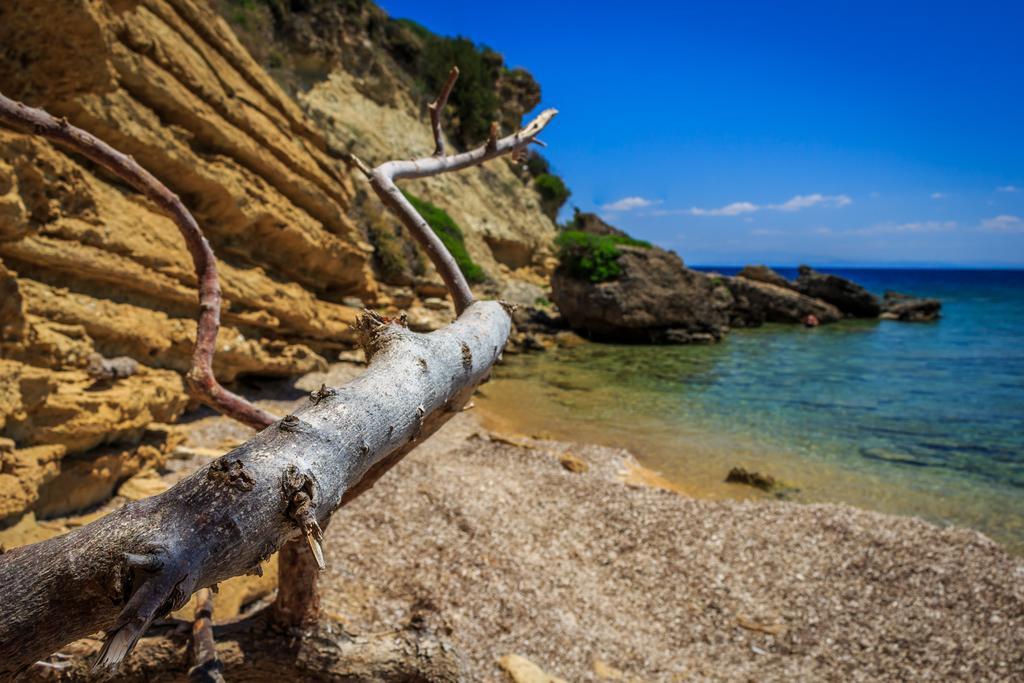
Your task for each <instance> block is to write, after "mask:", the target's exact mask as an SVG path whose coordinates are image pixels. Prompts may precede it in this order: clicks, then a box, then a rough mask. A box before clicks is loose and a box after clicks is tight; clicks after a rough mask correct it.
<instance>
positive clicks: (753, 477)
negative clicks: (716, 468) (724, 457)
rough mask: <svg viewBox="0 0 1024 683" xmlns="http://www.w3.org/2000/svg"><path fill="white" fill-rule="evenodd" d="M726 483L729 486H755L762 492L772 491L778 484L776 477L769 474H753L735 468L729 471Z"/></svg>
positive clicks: (740, 468)
mask: <svg viewBox="0 0 1024 683" xmlns="http://www.w3.org/2000/svg"><path fill="white" fill-rule="evenodd" d="M725 481H726V482H727V483H729V484H746V485H747V486H753V487H754V488H756V489H761V490H762V491H771V490H772V489H774V488H775V487H776V486H778V482H777V481H776V480H775V477H773V476H771V475H768V474H761V473H760V472H751V471H748V470H747V469H746V468H743V467H733V468H732V469H731V470H729V474H728V475H727V476H726V477H725Z"/></svg>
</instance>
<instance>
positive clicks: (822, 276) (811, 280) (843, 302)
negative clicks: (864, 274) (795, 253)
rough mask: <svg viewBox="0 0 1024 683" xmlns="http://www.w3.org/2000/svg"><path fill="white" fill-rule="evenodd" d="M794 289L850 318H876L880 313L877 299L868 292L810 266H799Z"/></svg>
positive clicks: (880, 307) (880, 309) (848, 281)
mask: <svg viewBox="0 0 1024 683" xmlns="http://www.w3.org/2000/svg"><path fill="white" fill-rule="evenodd" d="M796 289H797V291H798V292H800V293H801V294H805V295H807V296H809V297H813V298H815V299H821V300H823V301H826V302H828V303H830V304H832V305H833V306H835V307H836V308H838V309H839V310H840V311H842V312H843V313H844V314H845V315H847V316H849V317H851V318H877V317H878V315H879V314H880V313H881V312H882V306H881V304H880V303H879V301H878V297H877V296H875V295H874V294H872V293H871V292H869V291H868V290H866V289H864V288H863V287H861V286H860V285H858V284H857V283H855V282H851V281H850V280H847V279H846V278H842V277H839V276H838V275H830V274H828V273H819V272H817V271H815V270H814V269H813V268H811V267H810V266H800V276H799V277H798V278H797V279H796Z"/></svg>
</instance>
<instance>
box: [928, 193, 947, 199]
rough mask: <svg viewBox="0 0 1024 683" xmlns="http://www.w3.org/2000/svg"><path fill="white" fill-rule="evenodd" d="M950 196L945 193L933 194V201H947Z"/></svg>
mask: <svg viewBox="0 0 1024 683" xmlns="http://www.w3.org/2000/svg"><path fill="white" fill-rule="evenodd" d="M948 196H949V195H948V194H946V193H945V192H932V199H945V198H946V197H948Z"/></svg>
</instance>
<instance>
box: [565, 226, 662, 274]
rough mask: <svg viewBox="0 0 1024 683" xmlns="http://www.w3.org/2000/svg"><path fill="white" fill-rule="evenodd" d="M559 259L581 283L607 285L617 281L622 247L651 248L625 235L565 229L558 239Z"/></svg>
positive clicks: (646, 243)
mask: <svg viewBox="0 0 1024 683" xmlns="http://www.w3.org/2000/svg"><path fill="white" fill-rule="evenodd" d="M555 246H557V247H558V258H559V260H560V261H561V262H562V266H563V267H565V268H567V269H568V271H569V274H570V275H572V276H573V277H575V278H579V279H581V280H590V281H591V282H604V281H605V280H614V279H615V278H617V277H618V276H619V275H620V274H621V273H622V269H621V268H619V263H618V261H619V256H621V255H622V252H621V251H619V249H618V247H620V246H630V247H642V248H644V249H650V248H651V244H650V242H644V241H643V240H635V239H633V238H632V237H628V236H625V235H595V234H593V233H589V232H583V231H581V230H564V231H562V232H561V234H559V235H558V237H557V238H556V239H555Z"/></svg>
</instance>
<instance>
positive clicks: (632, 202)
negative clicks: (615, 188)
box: [601, 197, 661, 211]
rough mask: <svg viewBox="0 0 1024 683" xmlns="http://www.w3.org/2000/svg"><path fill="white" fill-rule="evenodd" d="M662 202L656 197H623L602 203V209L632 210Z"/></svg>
mask: <svg viewBox="0 0 1024 683" xmlns="http://www.w3.org/2000/svg"><path fill="white" fill-rule="evenodd" d="M660 203H661V202H659V201H656V200H654V199H646V198H644V197H623V198H622V199H619V200H616V201H614V202H611V203H609V204H602V205H601V210H602V211H632V210H633V209H643V208H646V207H648V206H654V205H655V204H660Z"/></svg>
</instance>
